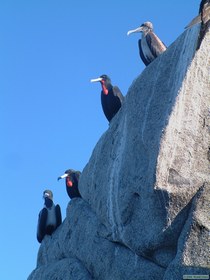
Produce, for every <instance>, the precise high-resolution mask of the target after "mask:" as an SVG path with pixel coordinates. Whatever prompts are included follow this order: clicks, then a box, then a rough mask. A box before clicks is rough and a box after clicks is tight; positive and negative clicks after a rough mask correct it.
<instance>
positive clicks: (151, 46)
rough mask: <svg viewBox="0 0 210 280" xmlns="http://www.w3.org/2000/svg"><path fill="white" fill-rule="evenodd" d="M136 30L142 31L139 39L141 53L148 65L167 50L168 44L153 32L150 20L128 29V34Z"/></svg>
mask: <svg viewBox="0 0 210 280" xmlns="http://www.w3.org/2000/svg"><path fill="white" fill-rule="evenodd" d="M136 32H142V37H141V39H140V40H139V41H138V44H139V55H140V57H141V59H142V61H143V62H144V64H145V65H146V66H147V65H148V64H150V63H151V62H152V61H153V60H154V59H155V58H156V57H157V56H159V55H160V54H161V53H163V52H164V51H165V50H166V46H165V44H164V43H163V42H162V41H161V40H160V39H159V38H158V36H157V35H156V34H155V33H154V32H153V24H152V23H151V22H149V21H147V22H144V23H143V24H142V25H141V26H140V27H138V28H136V29H134V30H130V31H128V33H127V35H130V34H131V33H136Z"/></svg>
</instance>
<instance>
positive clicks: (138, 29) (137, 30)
mask: <svg viewBox="0 0 210 280" xmlns="http://www.w3.org/2000/svg"><path fill="white" fill-rule="evenodd" d="M137 32H142V26H140V27H138V28H136V29H133V30H129V31H128V33H127V35H128V36H129V35H130V34H131V33H137Z"/></svg>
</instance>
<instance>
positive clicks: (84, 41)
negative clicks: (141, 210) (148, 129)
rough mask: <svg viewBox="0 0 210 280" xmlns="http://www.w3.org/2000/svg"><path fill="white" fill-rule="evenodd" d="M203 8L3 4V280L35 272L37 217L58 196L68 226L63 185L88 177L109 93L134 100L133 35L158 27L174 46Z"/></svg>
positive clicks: (136, 64) (45, 1)
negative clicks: (105, 78) (107, 88)
mask: <svg viewBox="0 0 210 280" xmlns="http://www.w3.org/2000/svg"><path fill="white" fill-rule="evenodd" d="M199 3H200V1H199V0H185V1H183V0H174V1H165V0H162V1H161V0H159V1H157V0H150V1H139V0H130V1H124V0H121V1H113V0H107V1H96V0H93V1H91V0H89V1H85V0H83V1H81V0H68V1H67V0H60V1H55V0H36V1H34V0H30V1H28V0H25V1H24V0H18V1H14V0H13V1H12V0H2V1H1V5H0V38H1V39H0V51H1V62H0V77H1V82H0V119H1V121H0V129H1V138H0V144H1V145H0V149H1V152H0V154H1V156H0V170H1V188H0V197H1V204H0V211H1V231H0V239H1V245H0V259H1V260H2V261H1V264H2V265H1V270H0V279H4V280H11V279H18V280H19V279H20V280H22V279H26V278H27V276H28V275H29V274H30V272H31V271H32V270H33V269H34V268H35V266H36V258H37V253H38V249H39V243H38V242H37V240H36V227H37V218H38V213H39V211H40V210H41V208H42V207H43V200H42V192H43V190H44V189H46V188H49V189H51V190H52V191H53V193H54V202H55V203H59V204H60V206H61V209H62V216H63V219H64V218H65V215H66V207H67V203H68V201H69V198H68V196H67V194H66V191H65V182H64V181H59V182H57V177H58V176H59V175H62V174H63V173H64V171H65V170H66V169H68V168H73V169H76V170H80V171H82V170H83V168H84V167H85V165H86V164H87V162H88V160H89V158H90V156H91V153H92V151H93V148H94V147H95V145H96V143H97V141H98V140H99V138H100V136H101V135H102V134H103V133H104V132H105V131H106V130H107V128H108V122H107V120H106V118H105V117H104V115H103V112H102V108H101V104H100V91H101V89H100V84H91V83H90V79H91V78H97V77H98V76H100V75H101V74H108V75H109V76H110V77H111V79H112V83H113V85H118V86H119V88H120V89H121V91H122V93H123V94H124V95H126V93H127V91H128V88H129V86H130V85H131V83H132V81H133V80H134V79H135V78H136V77H137V76H138V75H139V74H140V73H141V72H142V71H143V70H144V68H145V66H144V64H143V62H142V61H141V60H140V58H139V54H138V47H137V42H138V39H139V36H140V34H133V35H131V36H129V37H127V35H126V34H127V31H128V30H130V29H134V28H136V27H138V26H139V25H140V24H141V23H143V22H144V21H152V22H153V24H154V29H155V32H156V34H157V35H158V36H159V37H160V38H161V39H162V41H163V42H164V43H165V44H166V45H167V46H169V45H170V44H171V43H173V42H174V41H175V40H176V38H177V37H178V36H179V35H180V34H181V33H182V32H183V31H184V26H186V24H187V23H188V22H189V21H190V20H191V19H192V18H193V17H194V16H196V15H197V11H198V8H199Z"/></svg>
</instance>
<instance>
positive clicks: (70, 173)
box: [58, 169, 80, 187]
mask: <svg viewBox="0 0 210 280" xmlns="http://www.w3.org/2000/svg"><path fill="white" fill-rule="evenodd" d="M75 174H78V175H80V172H79V171H75V170H74V169H68V170H66V171H65V173H64V174H63V175H61V176H59V177H58V180H60V179H64V178H66V185H67V187H72V186H73V184H74V180H75V178H74V177H75V176H74V175H75Z"/></svg>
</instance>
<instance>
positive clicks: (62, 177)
mask: <svg viewBox="0 0 210 280" xmlns="http://www.w3.org/2000/svg"><path fill="white" fill-rule="evenodd" d="M67 176H68V174H66V173H65V174H63V175H62V176H60V177H58V180H60V179H64V178H66V177H67Z"/></svg>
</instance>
